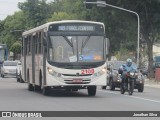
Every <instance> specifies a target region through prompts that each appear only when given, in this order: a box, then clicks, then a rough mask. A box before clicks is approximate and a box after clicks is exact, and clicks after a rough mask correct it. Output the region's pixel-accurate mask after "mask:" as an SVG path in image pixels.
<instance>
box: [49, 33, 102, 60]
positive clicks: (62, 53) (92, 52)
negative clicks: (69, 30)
mask: <svg viewBox="0 0 160 120" xmlns="http://www.w3.org/2000/svg"><path fill="white" fill-rule="evenodd" d="M48 49H49V50H48V51H49V52H48V59H49V61H52V62H58V63H74V62H78V63H87V62H102V61H104V36H50V40H49V48H48Z"/></svg>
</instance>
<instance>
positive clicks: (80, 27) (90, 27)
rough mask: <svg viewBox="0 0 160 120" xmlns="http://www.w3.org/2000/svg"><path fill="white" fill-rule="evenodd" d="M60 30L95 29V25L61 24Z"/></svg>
mask: <svg viewBox="0 0 160 120" xmlns="http://www.w3.org/2000/svg"><path fill="white" fill-rule="evenodd" d="M58 31H95V26H88V25H85V26H84V25H83V26H82V25H61V26H58Z"/></svg>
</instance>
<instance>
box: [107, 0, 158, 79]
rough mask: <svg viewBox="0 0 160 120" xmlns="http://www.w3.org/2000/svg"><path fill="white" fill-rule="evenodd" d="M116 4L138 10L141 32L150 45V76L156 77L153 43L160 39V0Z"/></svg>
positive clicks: (126, 1)
mask: <svg viewBox="0 0 160 120" xmlns="http://www.w3.org/2000/svg"><path fill="white" fill-rule="evenodd" d="M108 2H111V0H108ZM114 4H116V5H118V6H122V7H124V8H127V9H131V10H133V11H136V12H137V13H138V14H139V15H140V23H141V33H142V36H143V37H144V40H145V41H146V43H147V47H148V52H147V54H148V58H149V66H148V70H149V77H154V72H153V43H154V42H156V41H158V40H160V39H159V36H160V7H159V6H160V0H145V1H144V0H136V1H135V0H119V2H117V3H114Z"/></svg>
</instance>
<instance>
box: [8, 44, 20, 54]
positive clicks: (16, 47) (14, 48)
mask: <svg viewBox="0 0 160 120" xmlns="http://www.w3.org/2000/svg"><path fill="white" fill-rule="evenodd" d="M10 51H12V52H13V53H14V54H20V53H21V43H20V42H18V41H17V42H15V43H14V44H13V45H12V46H11V49H10Z"/></svg>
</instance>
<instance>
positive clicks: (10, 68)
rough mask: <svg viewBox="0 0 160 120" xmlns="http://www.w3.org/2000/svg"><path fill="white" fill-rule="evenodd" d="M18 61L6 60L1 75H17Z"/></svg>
mask: <svg viewBox="0 0 160 120" xmlns="http://www.w3.org/2000/svg"><path fill="white" fill-rule="evenodd" d="M17 69H18V62H17V61H4V63H3V65H2V68H1V77H5V76H8V75H12V76H15V77H17Z"/></svg>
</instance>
